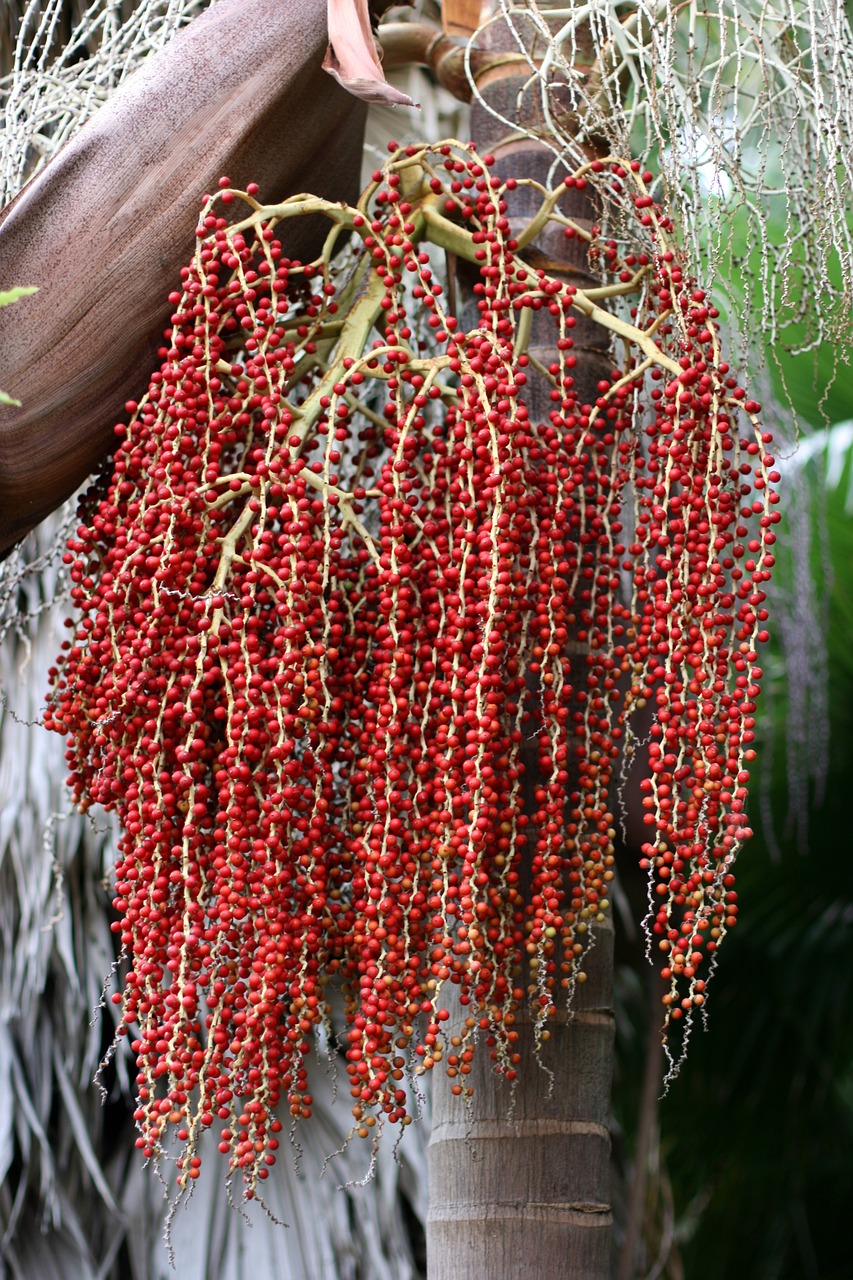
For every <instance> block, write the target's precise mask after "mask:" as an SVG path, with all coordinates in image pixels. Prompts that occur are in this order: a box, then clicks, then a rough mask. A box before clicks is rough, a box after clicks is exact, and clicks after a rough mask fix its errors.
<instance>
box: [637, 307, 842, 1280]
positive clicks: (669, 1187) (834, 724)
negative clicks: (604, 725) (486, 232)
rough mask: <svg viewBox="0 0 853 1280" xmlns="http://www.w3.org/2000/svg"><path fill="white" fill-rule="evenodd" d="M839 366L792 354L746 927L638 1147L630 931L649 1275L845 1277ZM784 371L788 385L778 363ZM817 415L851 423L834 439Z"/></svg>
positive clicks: (652, 1096) (641, 1042)
mask: <svg viewBox="0 0 853 1280" xmlns="http://www.w3.org/2000/svg"><path fill="white" fill-rule="evenodd" d="M759 331H760V330H759ZM771 356H772V353H771ZM769 364H770V365H771V366H772V359H771V360H770V361H769ZM833 364H834V353H833V352H832V350H831V349H828V348H822V349H820V350H819V351H818V352H817V353H816V354H810V355H804V356H800V357H789V356H785V357H784V360H783V362H782V367H783V369H784V376H785V382H786V384H787V389H788V392H789V394H790V396H791V399H792V401H793V404H794V408H795V410H796V412H797V414H798V415H799V417H800V418H801V426H803V427H805V428H806V430H808V428H809V427H810V428H811V429H812V430H814V431H816V432H818V433H820V438H819V439H814V440H813V441H811V443H808V442H807V443H806V445H805V448H801V449H800V451H799V452H798V455H797V457H796V458H795V459H793V460H789V461H788V462H786V463H783V467H782V470H783V481H782V486H781V488H782V493H783V504H784V505H783V512H784V515H785V524H784V528H785V533H784V534H783V538H782V544H781V545H780V548H779V556H778V569H777V574H776V579H777V580H776V583H775V584H774V600H775V607H774V609H773V611H772V613H771V618H773V619H774V623H773V625H774V631H773V634H772V636H771V641H770V644H769V645H768V646H767V651H766V652H764V653H763V654H762V659H763V666H764V669H765V673H766V678H765V690H764V692H763V693H762V697H761V699H760V700H759V701H760V710H759V731H760V737H759V742H758V746H759V760H758V761H757V762H756V765H755V771H754V774H753V787H752V793H751V806H750V817H751V818H752V825H753V827H754V830H755V836H754V839H753V840H751V841H750V842H749V843H748V845H747V846H746V847H745V849H744V850H743V852H742V853H741V855H740V857H739V859H738V863H737V867H736V873H737V877H738V890H739V901H740V916H739V924H738V927H737V929H735V930H734V931H733V932H732V933H731V934H730V935H729V937H728V938H727V939H726V944H725V946H724V947H723V948H722V950H721V953H720V961H719V967H718V971H717V974H716V976H715V978H714V981H713V983H712V984H711V989H710V999H709V1002H708V1006H707V1011H708V1030H707V1032H706V1033H703V1030H702V1028H701V1026H700V1027H697V1028H696V1030H695V1031H694V1033H693V1036H692V1038H691V1042H690V1046H689V1053H688V1056H687V1061H686V1063H685V1065H684V1066H683V1067H682V1069H681V1072H680V1074H679V1076H678V1078H677V1079H676V1080H675V1081H674V1082H673V1084H672V1085H671V1087H670V1089H669V1091H668V1093H667V1094H666V1096H665V1097H663V1098H662V1099H660V1100H658V1099H657V1097H656V1095H657V1094H659V1093H660V1089H656V1090H652V1091H651V1093H649V1091H648V1090H647V1094H646V1104H645V1108H646V1113H647V1114H646V1119H647V1121H648V1122H650V1124H651V1133H650V1141H649V1143H648V1146H647V1149H646V1153H645V1156H644V1155H643V1153H642V1152H641V1153H638V1152H637V1151H636V1142H637V1132H638V1127H639V1124H640V1115H641V1112H642V1110H643V1076H644V1070H645V1068H646V1065H647V1063H648V1056H649V1053H651V1054H654V1053H655V1050H654V1049H653V1048H652V1049H651V1050H649V1048H648V1046H649V1045H650V1044H653V1038H652V1040H650V1039H649V1035H648V1029H649V1026H650V1025H651V1023H653V1022H654V1023H657V1022H659V1010H660V1005H659V1003H658V1000H657V993H656V992H653V991H652V990H651V988H650V984H649V983H648V980H647V978H646V976H645V973H644V965H643V963H642V961H641V955H640V953H641V940H640V939H639V938H638V939H637V940H636V941H635V942H634V943H633V951H632V947H631V944H630V940H629V943H628V944H626V945H625V947H624V954H623V955H622V963H621V964H620V966H619V970H618V975H617V1026H618V1030H617V1041H618V1076H617V1083H616V1089H615V1095H614V1108H615V1123H616V1142H615V1149H616V1155H617V1170H619V1169H621V1171H622V1176H623V1179H624V1182H623V1186H624V1187H627V1186H628V1185H629V1180H630V1178H631V1176H632V1173H633V1170H634V1167H635V1160H636V1159H639V1161H640V1164H641V1165H643V1166H644V1167H645V1169H646V1186H645V1194H644V1197H643V1199H644V1204H643V1206H642V1211H641V1216H640V1224H639V1227H638V1232H639V1236H640V1244H639V1250H640V1254H639V1256H640V1263H641V1265H640V1266H639V1268H638V1269H637V1270H635V1271H634V1272H633V1273H632V1274H633V1275H636V1276H637V1277H638V1280H639V1277H645V1280H657V1277H663V1278H664V1280H718V1278H719V1277H721V1276H725V1277H726V1280H847V1278H849V1277H853V1256H851V1246H850V1242H849V1238H848V1229H847V1223H846V1215H847V1213H848V1212H850V1204H851V1197H853V819H851V809H850V796H851V791H850V789H849V788H851V784H853V422H849V421H848V420H853V370H851V368H850V366H849V365H846V366H841V367H840V368H839V369H838V371H837V376H836V378H835V381H834V383H833V385H832V386H831V387H830V388H829V391H828V392H827V394H826V395H825V396H824V397H823V406H822V409H823V412H824V413H825V414H826V418H823V417H822V410H821V406H820V403H819V402H820V400H821V397H822V394H823V391H824V390H825V389H826V387H827V383H828V381H829V378H830V373H831V371H832V368H833ZM773 381H774V383H775V387H776V391H777V393H781V379H780V376H779V374H778V370H777V371H776V373H775V376H773ZM826 419H828V420H829V421H831V422H832V423H834V424H842V423H844V422H845V421H848V425H847V426H843V425H836V426H835V427H834V428H833V429H832V430H831V431H830V432H829V434H828V435H827V434H824V431H825V427H826ZM780 452H781V451H780ZM794 545H796V547H797V551H796V552H795V551H794V550H793V549H792V548H793V546H794ZM780 615H781V618H782V622H781V623H780V622H779V617H780ZM792 636H793V647H792V641H791V637H792ZM783 638H784V639H785V640H786V641H787V643H786V644H785V645H784V646H783V643H782V641H783ZM821 690H823V700H822V699H821ZM827 691H828V696H827ZM827 730H828V741H827ZM827 746H828V754H826V755H825V757H824V760H825V763H824V770H823V773H824V781H823V786H822V787H821V785H820V783H819V782H816V780H815V775H816V774H817V775H819V774H820V772H821V770H820V759H819V757H820V756H821V753H822V752H825V749H826V747H827ZM789 757H790V759H789ZM798 806H799V807H798ZM627 887H628V890H629V893H630V890H631V886H630V885H629V886H627ZM651 1066H652V1068H653V1069H654V1067H655V1063H654V1060H652V1063H651ZM656 1078H657V1079H658V1080H659V1079H660V1067H659V1065H658V1069H657V1072H656ZM616 1182H617V1195H618V1186H619V1177H618V1175H617V1179H616ZM626 1194H627V1193H626ZM623 1212H624V1209H623Z"/></svg>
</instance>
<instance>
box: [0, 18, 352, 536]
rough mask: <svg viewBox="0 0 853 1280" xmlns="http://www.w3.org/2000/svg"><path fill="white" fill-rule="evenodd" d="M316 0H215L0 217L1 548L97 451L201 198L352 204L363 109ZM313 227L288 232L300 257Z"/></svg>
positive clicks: (150, 363) (86, 469) (307, 253)
mask: <svg viewBox="0 0 853 1280" xmlns="http://www.w3.org/2000/svg"><path fill="white" fill-rule="evenodd" d="M326 40H327V31H326V4H325V0H287V3H286V4H282V3H281V0H222V3H220V4H218V5H217V6H216V8H215V9H213V10H210V11H208V12H206V13H204V14H203V15H201V16H200V17H198V18H196V19H195V20H194V21H193V22H192V23H190V24H189V26H187V27H186V28H185V29H184V30H183V31H182V32H181V33H180V34H179V35H178V36H176V37H175V39H174V40H173V41H172V42H170V44H169V45H167V46H166V48H164V49H163V50H162V51H161V52H160V53H159V54H157V55H156V56H155V57H153V58H152V59H151V60H150V61H149V62H147V63H146V64H145V65H144V66H143V67H141V68H140V69H139V71H137V72H136V73H135V74H134V75H132V76H131V77H129V79H128V80H127V82H126V83H125V84H124V85H122V86H121V88H120V89H119V90H118V91H117V92H116V94H115V96H114V97H113V98H112V99H111V100H110V101H109V102H108V103H107V104H106V105H105V106H104V107H103V108H102V109H101V110H100V111H99V112H98V113H97V115H95V116H94V117H93V119H92V120H91V121H90V122H89V123H88V124H87V125H85V126H84V127H83V129H81V130H80V132H79V134H77V136H76V137H75V138H73V139H72V140H71V141H70V142H69V143H68V144H67V145H66V146H65V147H64V148H63V149H62V150H61V151H60V152H59V154H58V155H57V156H56V158H55V159H54V160H53V161H51V163H50V164H49V165H47V166H46V168H45V169H44V170H43V171H42V172H41V173H39V174H38V175H37V176H36V177H35V178H34V179H33V180H32V181H31V182H30V183H29V184H28V185H27V186H26V187H25V188H24V190H23V191H22V192H21V193H20V195H19V196H18V197H17V198H16V199H15V200H14V201H13V202H12V203H11V204H10V205H9V206H8V207H7V209H6V210H5V212H4V213H3V214H2V215H0V261H2V264H3V280H4V282H7V283H8V284H9V285H11V284H26V285H36V286H38V289H39V292H38V293H36V294H33V295H32V296H31V297H29V298H26V299H24V300H23V301H22V302H21V303H19V305H18V306H16V307H14V308H4V309H3V310H0V352H2V375H3V383H2V385H3V388H4V390H6V391H8V392H9V394H10V395H12V396H14V397H15V398H16V399H18V400H20V401H21V402H22V404H21V407H20V408H12V407H5V406H3V407H0V556H2V555H3V554H4V553H5V552H8V550H9V549H10V548H11V547H12V546H13V545H14V543H15V542H17V541H18V540H19V539H20V538H22V537H23V536H24V534H26V533H27V532H28V530H30V529H31V528H33V526H34V525H36V524H37V523H38V522H39V521H40V520H42V519H43V518H44V517H45V516H46V515H47V514H48V513H49V512H50V511H52V510H53V509H54V508H56V507H57V506H59V505H60V504H61V503H62V502H63V501H64V500H65V499H66V498H67V497H68V496H69V495H70V494H71V493H73V491H74V490H75V488H77V487H78V486H79V485H80V484H82V483H83V481H84V480H85V479H86V477H87V476H88V475H89V474H90V473H91V472H92V471H93V470H95V469H96V468H97V467H98V466H99V465H100V463H101V462H102V461H103V459H104V458H105V457H106V456H107V455H108V454H109V452H110V451H111V448H112V445H113V441H114V435H113V427H114V424H115V422H116V420H117V418H118V416H119V414H120V413H121V411H122V408H123V405H124V402H125V401H126V400H127V399H129V398H132V397H134V396H136V395H139V394H140V393H141V391H142V390H143V388H144V387H145V385H146V379H147V376H148V374H149V372H150V370H151V368H153V367H154V364H155V362H156V355H157V348H158V346H159V345H160V344H161V342H162V331H163V329H164V327H165V326H166V325H168V323H169V317H170V314H171V305H170V303H169V302H168V295H169V292H170V290H173V289H175V288H176V287H177V285H178V273H179V271H180V268H181V266H182V265H183V264H184V263H185V260H186V256H187V245H188V244H191V243H192V240H193V236H194V232H195V228H196V226H197V224H198V210H199V201H200V198H201V195H202V193H203V192H205V191H212V190H214V189H215V188H216V183H217V181H218V179H219V178H220V177H221V176H222V175H227V176H228V177H229V179H230V180H231V183H232V185H234V186H237V187H245V186H246V184H247V183H248V182H250V181H256V182H257V183H258V184H259V186H260V188H261V192H262V194H263V195H264V196H266V197H280V196H282V195H285V194H289V193H293V192H298V191H311V192H313V193H314V194H315V195H319V196H325V197H327V198H329V199H333V200H350V201H354V200H355V198H356V197H357V195H358V190H359V169H360V164H361V149H362V136H363V129H364V120H365V107H364V105H363V104H362V103H360V102H358V101H357V100H355V99H354V98H352V97H351V96H350V95H349V94H348V93H346V92H345V91H344V90H343V89H341V88H340V87H339V86H338V85H337V84H336V83H335V82H334V81H333V80H332V78H331V77H330V76H328V75H327V74H326V73H325V72H324V71H323V69H322V61H323V55H324V52H325V48H326ZM326 230H327V226H326V224H325V222H324V220H322V219H319V218H318V219H309V220H305V219H300V220H299V222H298V223H297V224H293V226H292V232H291V235H290V237H289V239H288V243H287V245H286V250H287V251H289V252H291V253H292V255H293V256H294V257H302V258H305V257H308V258H311V257H314V256H315V255H316V253H317V252H318V251H319V249H320V247H321V245H322V241H323V237H324V235H325V234H326Z"/></svg>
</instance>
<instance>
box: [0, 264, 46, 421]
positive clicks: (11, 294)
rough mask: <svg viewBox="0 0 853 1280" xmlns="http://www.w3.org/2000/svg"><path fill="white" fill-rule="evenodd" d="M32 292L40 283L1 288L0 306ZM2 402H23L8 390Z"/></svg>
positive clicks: (0, 402)
mask: <svg viewBox="0 0 853 1280" xmlns="http://www.w3.org/2000/svg"><path fill="white" fill-rule="evenodd" d="M31 293H38V285H34V284H22V285H18V286H17V287H16V288H14V289H0V307H8V306H9V304H10V303H12V302H17V301H18V299H19V298H26V297H27V296H28V295H29V294H31ZM0 404H9V405H14V407H15V408H19V407H20V404H21V402H20V400H16V399H15V398H14V396H10V395H8V393H7V392H5V391H0Z"/></svg>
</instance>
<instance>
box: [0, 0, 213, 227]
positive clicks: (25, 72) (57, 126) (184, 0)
mask: <svg viewBox="0 0 853 1280" xmlns="http://www.w3.org/2000/svg"><path fill="white" fill-rule="evenodd" d="M207 4H208V0H131V2H130V3H129V4H124V5H122V6H117V5H116V4H115V3H114V2H113V0H91V3H89V4H87V5H81V6H79V7H77V8H76V12H75V13H74V16H73V17H72V18H71V19H70V30H69V29H68V27H67V26H66V23H69V6H68V0H24V3H22V4H17V5H16V4H14V3H13V4H10V5H9V10H8V14H7V22H9V23H10V25H11V20H12V17H13V15H15V10H16V9H17V10H18V15H17V24H16V29H15V30H14V32H9V33H8V34H7V33H6V32H0V72H5V74H2V76H0V117H2V120H3V129H2V131H0V208H2V207H3V206H4V205H5V204H7V203H8V201H10V200H11V199H13V198H14V196H16V195H17V194H18V192H19V191H20V189H21V188H22V187H23V185H24V183H25V182H26V181H27V179H29V178H30V177H32V175H33V173H35V172H36V170H38V169H40V168H41V167H42V166H43V165H44V164H46V162H47V161H48V160H49V159H50V157H51V156H52V155H55V154H56V152H57V151H58V150H59V148H60V147H61V146H62V145H63V144H64V143H65V142H67V141H68V139H69V138H70V137H71V136H72V134H74V133H76V132H77V130H78V129H79V128H80V126H81V125H82V124H84V123H85V121H86V120H88V119H89V117H90V116H91V115H93V114H94V113H95V111H97V109H98V107H100V106H101V105H102V104H103V103H104V102H105V101H106V100H107V98H108V97H109V96H110V94H111V93H112V92H113V91H114V90H115V89H116V87H117V86H118V85H119V84H120V83H121V82H122V81H123V80H124V79H125V78H126V77H127V76H128V75H129V74H130V73H131V72H132V71H134V70H135V69H136V67H137V66H139V64H140V63H141V62H142V61H143V59H145V58H147V57H148V56H149V55H150V54H152V53H155V52H156V51H157V50H158V49H160V48H162V47H163V45H165V44H166V42H167V41H168V40H169V39H170V38H171V37H172V36H173V35H174V34H175V32H176V31H178V30H179V29H180V28H181V27H182V26H184V25H186V23H187V22H189V20H190V19H191V18H193V17H194V16H195V15H196V14H197V13H200V12H201V11H202V10H203V9H204V8H206V7H207ZM4 37H5V39H4ZM10 37H11V39H10ZM6 39H8V40H9V44H8V46H7V47H4V44H5V40H6Z"/></svg>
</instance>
